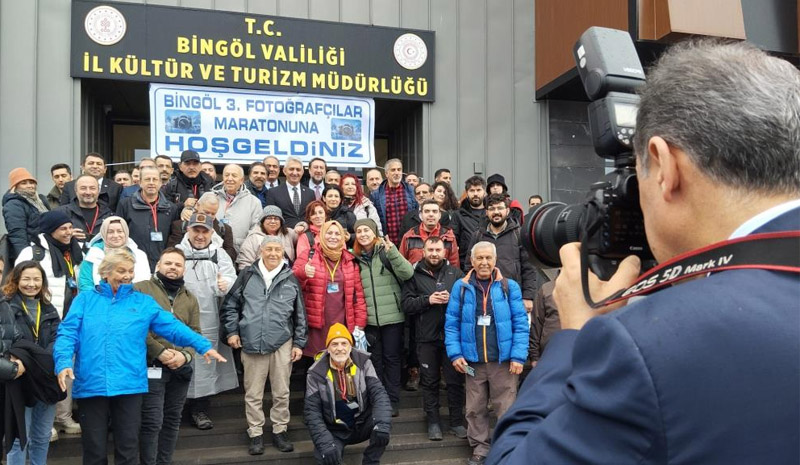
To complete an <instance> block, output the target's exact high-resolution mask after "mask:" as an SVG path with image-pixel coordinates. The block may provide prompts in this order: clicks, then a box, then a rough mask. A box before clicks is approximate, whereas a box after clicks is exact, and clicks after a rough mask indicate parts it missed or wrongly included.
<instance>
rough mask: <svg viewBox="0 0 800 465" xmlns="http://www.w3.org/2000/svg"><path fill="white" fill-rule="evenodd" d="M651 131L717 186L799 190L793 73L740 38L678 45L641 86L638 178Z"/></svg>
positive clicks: (799, 87) (798, 113) (798, 81)
mask: <svg viewBox="0 0 800 465" xmlns="http://www.w3.org/2000/svg"><path fill="white" fill-rule="evenodd" d="M653 136H659V137H662V138H663V139H664V140H665V141H667V142H668V143H670V144H673V145H674V146H676V147H678V148H680V149H681V150H683V151H684V152H686V154H687V155H688V156H689V157H690V158H691V160H692V161H693V163H694V164H695V166H696V167H697V169H699V170H700V171H701V172H702V173H704V174H705V175H706V176H708V177H709V178H710V179H712V180H713V181H715V182H717V183H720V184H723V185H726V186H730V187H733V188H735V189H737V190H746V191H750V192H757V193H762V194H778V195H780V194H796V193H800V71H798V70H797V69H796V68H795V67H794V66H792V65H791V64H790V63H789V62H787V61H786V60H782V59H780V58H775V57H772V56H769V55H768V54H767V53H765V52H763V51H761V50H759V49H758V48H756V47H755V46H753V45H751V44H748V43H746V42H731V43H726V42H722V41H720V40H709V39H705V40H691V41H687V42H684V43H680V44H677V45H675V46H673V47H671V48H670V49H669V50H667V51H666V52H665V53H664V54H663V55H662V56H661V58H659V60H658V62H657V63H656V65H655V66H654V67H653V68H652V69H650V70H649V72H648V75H647V84H646V85H645V86H644V88H643V89H642V90H641V102H640V104H639V110H638V114H637V118H636V135H635V137H634V147H635V153H636V156H637V158H638V160H639V163H640V166H641V168H642V172H643V173H644V174H645V175H646V173H647V166H648V153H647V143H648V141H649V140H650V138H651V137H653Z"/></svg>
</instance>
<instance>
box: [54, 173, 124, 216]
mask: <svg viewBox="0 0 800 465" xmlns="http://www.w3.org/2000/svg"><path fill="white" fill-rule="evenodd" d="M121 193H122V186H121V185H119V184H117V183H115V182H114V181H112V180H111V179H108V178H103V180H102V183H101V184H100V195H99V196H98V197H97V202H98V203H102V204H103V205H105V206H107V207H108V209H109V210H111V211H112V212H113V211H117V206H118V204H119V196H120V194H121ZM77 198H78V196H77V195H75V181H70V182H68V183H66V184H64V189H63V190H62V191H61V199H60V202H61V205H68V204H70V203H71V202H72V201H73V200H76V199H77Z"/></svg>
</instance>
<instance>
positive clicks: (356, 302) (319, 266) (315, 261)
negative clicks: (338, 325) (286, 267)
mask: <svg viewBox="0 0 800 465" xmlns="http://www.w3.org/2000/svg"><path fill="white" fill-rule="evenodd" d="M323 257H324V255H323V254H322V248H321V247H320V245H319V243H316V244H314V257H313V258H312V259H311V266H313V267H314V268H315V269H316V270H315V272H314V277H313V278H309V277H308V276H306V268H305V267H306V264H307V263H308V254H303V255H299V254H298V256H297V260H295V262H294V265H293V266H292V271H293V272H294V275H295V276H297V279H298V280H299V281H300V286H301V287H302V288H303V300H304V301H305V304H306V318H307V320H308V326H309V327H310V328H318V329H319V328H322V327H323V326H324V325H325V314H324V313H323V307H324V304H325V292H326V288H327V285H328V280H329V279H330V276H329V275H328V274H327V270H326V268H325V263H323V261H322V260H323ZM339 266H341V267H342V272H343V273H344V281H345V283H344V306H345V326H347V329H348V330H349V331H350V332H353V330H354V329H355V327H356V326H358V327H359V328H362V329H363V328H364V327H366V326H367V303H366V301H365V300H364V287H363V286H362V285H361V275H360V272H359V268H358V263H357V262H356V260H355V257H354V256H353V254H351V253H350V252H348V251H346V250H345V251H343V252H342V263H341V264H340V265H339Z"/></svg>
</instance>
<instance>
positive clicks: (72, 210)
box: [57, 200, 114, 244]
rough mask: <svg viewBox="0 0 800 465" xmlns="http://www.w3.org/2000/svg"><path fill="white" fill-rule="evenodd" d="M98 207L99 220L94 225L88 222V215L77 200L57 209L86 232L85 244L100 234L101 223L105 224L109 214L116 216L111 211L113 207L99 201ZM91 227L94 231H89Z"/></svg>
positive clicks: (75, 226)
mask: <svg viewBox="0 0 800 465" xmlns="http://www.w3.org/2000/svg"><path fill="white" fill-rule="evenodd" d="M97 207H98V209H97V210H96V213H97V220H95V221H94V224H93V225H90V224H87V223H86V217H84V216H83V212H82V211H81V207H80V206H79V205H78V201H77V200H74V201H72V202H70V203H69V204H68V205H62V206H60V207H58V208H57V210H59V211H62V212H64V213H66V214H67V216H69V219H70V220H72V227H73V228H79V229H81V230H82V231H83V232H84V233H86V239H84V240H83V241H82V242H83V243H84V244H88V243H89V241H91V240H92V238H93V237H94V236H96V235H98V234H100V225H102V224H103V220H104V219H106V218H108V217H109V216H114V212H113V211H111V209H109V208H108V207H107V206H105V205H103V204H101V203H99V202H98V203H97ZM93 219H94V218H93ZM90 226H91V227H90ZM90 229H91V231H92V232H91V233H90V232H89V230H90Z"/></svg>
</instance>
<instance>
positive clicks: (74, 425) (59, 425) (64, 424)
mask: <svg viewBox="0 0 800 465" xmlns="http://www.w3.org/2000/svg"><path fill="white" fill-rule="evenodd" d="M53 426H54V427H55V428H56V431H58V432H59V433H64V434H81V425H80V423H78V422H76V421H75V420H73V419H72V417H69V418H67V419H65V420H63V421H58V420H56V421H55V422H53Z"/></svg>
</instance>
